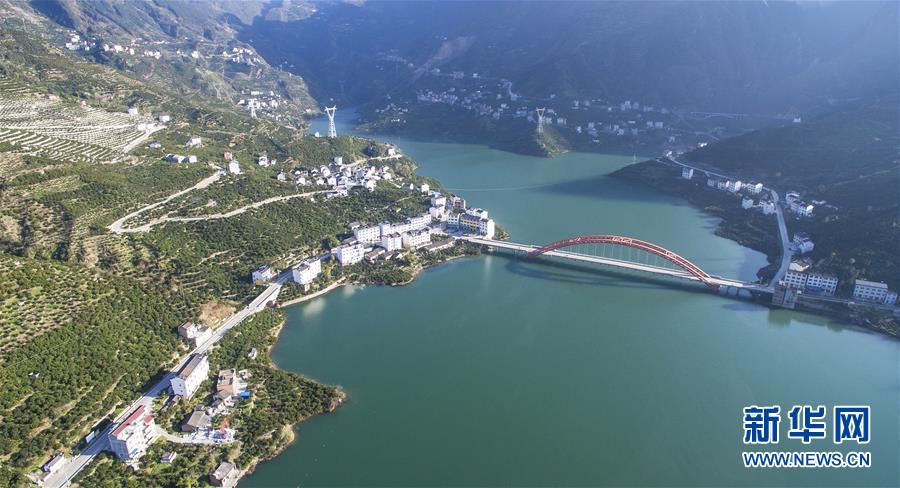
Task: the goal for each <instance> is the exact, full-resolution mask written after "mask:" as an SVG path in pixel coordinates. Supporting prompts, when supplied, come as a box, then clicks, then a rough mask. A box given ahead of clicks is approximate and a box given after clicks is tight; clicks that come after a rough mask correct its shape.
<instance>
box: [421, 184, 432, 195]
mask: <svg viewBox="0 0 900 488" xmlns="http://www.w3.org/2000/svg"><path fill="white" fill-rule="evenodd" d="M419 191H420V192H422V193H428V192H429V191H431V186H430V185H429V184H428V183H422V184H421V185H419Z"/></svg>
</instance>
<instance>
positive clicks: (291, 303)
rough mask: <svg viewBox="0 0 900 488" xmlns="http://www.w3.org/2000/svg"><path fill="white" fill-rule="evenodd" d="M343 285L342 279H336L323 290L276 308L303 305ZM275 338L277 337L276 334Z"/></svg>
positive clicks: (286, 302) (288, 301) (281, 304)
mask: <svg viewBox="0 0 900 488" xmlns="http://www.w3.org/2000/svg"><path fill="white" fill-rule="evenodd" d="M345 284H346V283H344V278H339V279H338V280H337V281H335V282H334V283H331V284H330V285H328V286H326V287H325V288H322V289H321V290H319V291H316V292H314V293H310V294H309V295H303V296H299V297H297V298H292V299H290V300H287V301H285V302H283V303H279V304H278V308H284V307H288V306H291V305H296V304H298V303H303V302H305V301H308V300H312V299H313V298H316V297H319V296H322V295H324V294H326V293H328V292H330V291H331V290H334V289H336V288H340V287H341V286H344V285H345ZM279 330H280V329H279ZM276 336H277V334H276Z"/></svg>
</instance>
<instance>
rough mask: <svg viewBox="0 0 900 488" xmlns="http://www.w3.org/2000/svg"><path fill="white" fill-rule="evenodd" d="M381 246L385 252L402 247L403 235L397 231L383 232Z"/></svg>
mask: <svg viewBox="0 0 900 488" xmlns="http://www.w3.org/2000/svg"><path fill="white" fill-rule="evenodd" d="M381 247H383V248H384V249H385V251H387V252H391V251H396V250H397V249H400V248H402V247H403V236H401V235H400V233H399V232H394V233H391V234H383V235H382V236H381Z"/></svg>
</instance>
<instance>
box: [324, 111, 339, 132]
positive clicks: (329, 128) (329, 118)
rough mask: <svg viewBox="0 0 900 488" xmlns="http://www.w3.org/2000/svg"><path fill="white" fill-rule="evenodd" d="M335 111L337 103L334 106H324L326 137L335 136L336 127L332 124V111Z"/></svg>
mask: <svg viewBox="0 0 900 488" xmlns="http://www.w3.org/2000/svg"><path fill="white" fill-rule="evenodd" d="M335 111H337V105H335V106H334V107H325V113H326V114H328V137H330V138H332V139H333V138H335V137H337V127H335V125H334V112H335Z"/></svg>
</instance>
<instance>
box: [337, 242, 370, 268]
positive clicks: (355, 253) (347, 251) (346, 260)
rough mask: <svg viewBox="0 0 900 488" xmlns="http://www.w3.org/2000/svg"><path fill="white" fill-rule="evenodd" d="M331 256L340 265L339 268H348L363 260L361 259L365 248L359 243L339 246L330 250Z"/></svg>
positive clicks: (364, 253)
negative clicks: (332, 255)
mask: <svg viewBox="0 0 900 488" xmlns="http://www.w3.org/2000/svg"><path fill="white" fill-rule="evenodd" d="M332 254H334V256H335V257H336V258H337V260H338V262H339V263H341V266H350V265H351V264H356V263H358V262H360V261H362V260H363V257H365V255H366V246H365V245H363V244H362V243H359V242H358V243H356V244H348V245H344V246H339V247H336V248H334V249H332Z"/></svg>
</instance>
